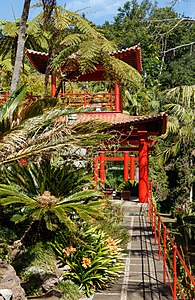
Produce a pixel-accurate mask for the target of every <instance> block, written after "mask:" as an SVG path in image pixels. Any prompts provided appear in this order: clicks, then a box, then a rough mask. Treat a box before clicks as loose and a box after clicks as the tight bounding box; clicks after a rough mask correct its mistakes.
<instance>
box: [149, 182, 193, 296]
mask: <svg viewBox="0 0 195 300" xmlns="http://www.w3.org/2000/svg"><path fill="white" fill-rule="evenodd" d="M148 216H149V219H150V223H151V226H152V230H153V233H154V243H155V244H156V241H157V240H158V257H159V260H160V259H161V258H162V259H163V272H164V274H163V278H164V283H166V281H167V279H168V281H169V285H170V288H171V291H172V296H173V300H176V299H183V300H193V299H195V279H194V277H193V276H192V274H191V273H190V271H189V269H188V267H187V265H186V263H185V261H184V259H183V258H182V256H181V254H180V252H179V251H178V249H177V246H176V244H175V243H174V239H173V238H172V237H171V233H170V232H169V231H168V229H167V227H166V226H165V224H164V223H163V222H162V219H161V216H160V214H159V213H158V211H157V209H156V207H155V205H154V203H153V201H152V185H150V189H149V199H148ZM167 265H169V269H168V271H167ZM178 265H179V266H180V267H182V268H183V269H184V271H185V276H186V277H188V280H189V286H190V287H191V292H193V291H194V292H193V296H192V297H193V298H189V295H186V291H185V290H183V288H185V287H182V286H181V283H180V282H179V278H178V272H177V268H178ZM186 297H188V298H186Z"/></svg>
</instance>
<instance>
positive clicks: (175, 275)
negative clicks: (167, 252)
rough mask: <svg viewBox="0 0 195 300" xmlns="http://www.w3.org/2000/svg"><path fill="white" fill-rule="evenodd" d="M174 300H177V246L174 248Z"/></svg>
mask: <svg viewBox="0 0 195 300" xmlns="http://www.w3.org/2000/svg"><path fill="white" fill-rule="evenodd" d="M173 300H177V246H176V245H174V246H173Z"/></svg>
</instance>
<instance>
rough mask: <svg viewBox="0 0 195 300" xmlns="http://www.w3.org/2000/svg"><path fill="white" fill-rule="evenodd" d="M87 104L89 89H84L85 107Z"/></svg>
mask: <svg viewBox="0 0 195 300" xmlns="http://www.w3.org/2000/svg"><path fill="white" fill-rule="evenodd" d="M86 105H87V91H86V89H84V107H85V106H86Z"/></svg>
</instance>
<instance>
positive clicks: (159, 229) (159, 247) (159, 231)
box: [158, 215, 161, 260]
mask: <svg viewBox="0 0 195 300" xmlns="http://www.w3.org/2000/svg"><path fill="white" fill-rule="evenodd" d="M160 238H161V220H160V215H158V260H160V256H161V245H160Z"/></svg>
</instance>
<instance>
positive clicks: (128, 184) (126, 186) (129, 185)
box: [118, 180, 138, 194]
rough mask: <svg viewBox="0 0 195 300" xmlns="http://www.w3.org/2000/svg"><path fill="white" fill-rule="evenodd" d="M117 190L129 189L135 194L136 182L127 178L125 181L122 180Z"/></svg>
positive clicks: (136, 189)
mask: <svg viewBox="0 0 195 300" xmlns="http://www.w3.org/2000/svg"><path fill="white" fill-rule="evenodd" d="M118 190H119V191H125V190H126V191H131V193H132V194H136V192H137V191H138V182H136V181H134V180H127V181H123V182H122V183H121V184H120V185H119V187H118Z"/></svg>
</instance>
